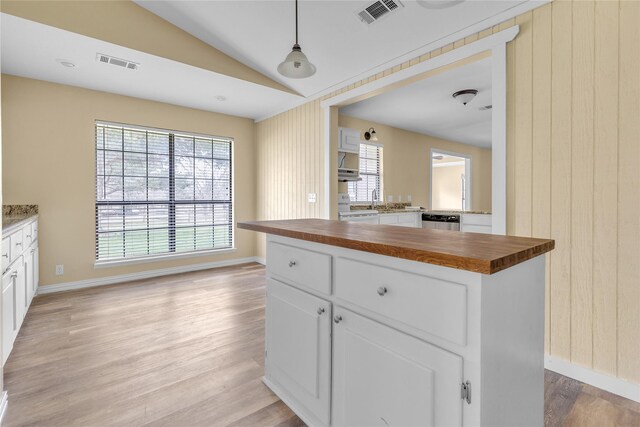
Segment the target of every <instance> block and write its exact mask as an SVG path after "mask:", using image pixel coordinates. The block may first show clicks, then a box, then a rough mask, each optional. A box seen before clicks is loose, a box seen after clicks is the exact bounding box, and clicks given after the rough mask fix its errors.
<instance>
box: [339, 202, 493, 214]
mask: <svg viewBox="0 0 640 427" xmlns="http://www.w3.org/2000/svg"><path fill="white" fill-rule="evenodd" d="M407 206H411V204H410V203H381V204H378V205H376V206H375V207H373V208H372V207H371V205H351V210H352V211H360V210H369V209H375V210H377V211H378V212H379V213H381V214H386V213H405V212H421V213H433V214H451V215H460V214H481V215H491V212H487V211H473V210H471V211H463V210H429V209H425V208H420V209H406V207H407Z"/></svg>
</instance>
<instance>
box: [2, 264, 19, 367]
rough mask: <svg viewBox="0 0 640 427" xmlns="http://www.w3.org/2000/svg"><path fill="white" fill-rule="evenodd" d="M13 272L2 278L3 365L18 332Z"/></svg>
mask: <svg viewBox="0 0 640 427" xmlns="http://www.w3.org/2000/svg"><path fill="white" fill-rule="evenodd" d="M13 279H14V277H13V271H10V272H8V273H7V274H5V275H4V276H2V364H3V365H4V363H5V362H6V361H7V358H8V357H9V353H11V349H12V348H13V338H14V334H15V331H16V329H17V328H16V326H17V325H16V322H15V304H14V303H15V295H14V287H13Z"/></svg>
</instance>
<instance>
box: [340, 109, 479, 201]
mask: <svg viewBox="0 0 640 427" xmlns="http://www.w3.org/2000/svg"><path fill="white" fill-rule="evenodd" d="M338 123H339V125H340V126H342V127H348V128H352V129H360V130H361V131H362V132H364V131H366V130H367V129H369V128H370V127H374V128H375V130H376V134H377V135H378V139H379V141H380V142H381V143H382V144H383V146H384V148H383V169H384V171H383V177H382V178H383V187H384V188H383V191H382V193H383V194H384V197H385V200H386V196H387V195H392V196H393V198H394V200H396V201H397V200H398V196H399V195H402V200H404V201H406V200H407V195H409V194H411V196H412V198H413V204H414V205H417V206H423V207H428V208H430V206H429V186H430V184H429V180H430V178H429V176H430V170H431V149H432V148H436V149H439V150H444V151H449V152H453V153H457V154H464V155H468V156H470V157H471V159H472V160H471V163H472V171H471V175H472V182H473V184H472V186H473V190H472V203H473V206H472V207H473V209H475V210H486V211H491V150H486V149H483V148H479V147H474V146H472V145H467V144H460V143H457V142H453V141H447V140H444V139H440V138H435V137H432V136H427V135H422V134H419V133H415V132H410V131H407V130H404V129H398V128H395V127H391V126H386V125H383V124H380V123H375V122H370V121H367V120H361V119H357V118H355V117H349V116H344V115H340V116H339V117H338ZM362 139H363V140H364V138H362ZM354 167H357V166H354ZM340 191H346V188H343V189H341V190H340Z"/></svg>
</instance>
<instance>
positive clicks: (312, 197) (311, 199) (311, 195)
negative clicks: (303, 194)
mask: <svg viewBox="0 0 640 427" xmlns="http://www.w3.org/2000/svg"><path fill="white" fill-rule="evenodd" d="M316 199H317V195H316V193H309V195H308V196H307V200H308V201H309V203H315V202H316Z"/></svg>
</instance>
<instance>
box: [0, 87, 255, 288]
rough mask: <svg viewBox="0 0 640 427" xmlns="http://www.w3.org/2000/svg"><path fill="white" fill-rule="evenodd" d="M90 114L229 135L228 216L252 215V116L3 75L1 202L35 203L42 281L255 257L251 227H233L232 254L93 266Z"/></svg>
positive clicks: (246, 217)
mask: <svg viewBox="0 0 640 427" xmlns="http://www.w3.org/2000/svg"><path fill="white" fill-rule="evenodd" d="M96 119H98V120H106V121H113V122H120V123H129V124H135V125H142V126H149V127H157V128H165V129H172V130H183V131H191V132H197V133H202V134H209V135H220V136H229V137H233V138H234V139H235V142H234V155H235V156H234V157H235V158H234V168H233V170H234V179H235V189H234V196H235V214H236V218H235V219H236V220H237V221H242V220H251V219H254V218H255V215H256V214H255V200H256V193H255V179H256V175H255V170H256V163H255V139H254V124H253V121H252V120H249V119H242V118H238V117H233V116H227V115H223V114H215V113H210V112H205V111H200V110H194V109H189V108H184V107H177V106H173V105H169V104H162V103H158V102H152V101H145V100H141V99H136V98H129V97H125V96H120V95H113V94H107V93H103V92H96V91H91V90H87V89H80V88H75V87H71V86H64V85H58V84H53V83H46V82H42V81H38V80H31V79H25V78H20V77H13V76H7V75H3V76H2V122H3V124H4V126H3V128H2V138H3V141H4V145H3V147H2V151H3V163H2V174H3V187H2V190H3V195H4V203H5V204H37V205H39V207H40V229H39V230H40V237H39V245H40V281H41V285H42V286H46V285H50V284H54V283H59V282H70V281H76V280H85V279H92V278H97V277H104V276H114V275H119V274H127V273H134V272H139V271H144V270H152V269H158V268H168V267H173V266H178V265H187V264H195V263H205V262H213V261H222V260H228V259H234V258H245V257H252V256H255V241H256V239H255V235H254V233H252V232H249V231H243V230H237V231H236V242H235V245H236V247H237V251H236V252H235V253H231V254H224V255H215V256H199V257H193V258H188V259H180V260H173V261H166V262H162V263H145V264H137V265H131V266H127V267H111V268H101V269H94V260H95V235H94V233H95V126H94V121H95V120H96ZM56 264H64V266H65V274H64V275H63V276H55V275H54V272H55V265H56Z"/></svg>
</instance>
